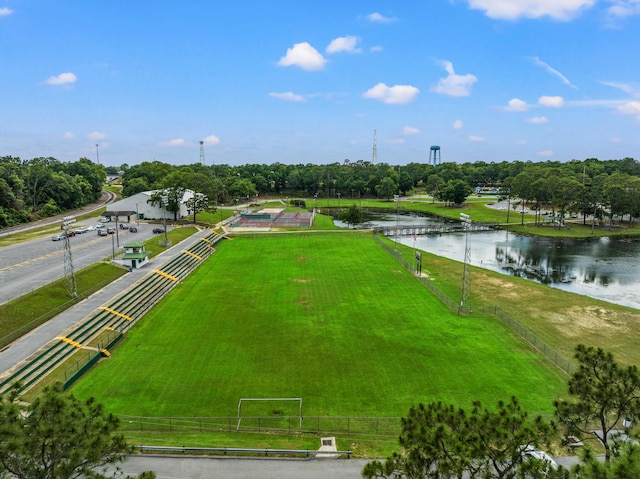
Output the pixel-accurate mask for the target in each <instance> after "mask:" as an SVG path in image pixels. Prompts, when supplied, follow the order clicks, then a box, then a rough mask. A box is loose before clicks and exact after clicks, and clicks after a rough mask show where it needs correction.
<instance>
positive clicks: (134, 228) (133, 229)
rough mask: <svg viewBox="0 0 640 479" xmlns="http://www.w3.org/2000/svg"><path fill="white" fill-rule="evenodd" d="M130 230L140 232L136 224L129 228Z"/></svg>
mask: <svg viewBox="0 0 640 479" xmlns="http://www.w3.org/2000/svg"><path fill="white" fill-rule="evenodd" d="M129 231H131V232H132V233H137V232H138V228H136V227H135V226H131V227H130V228H129Z"/></svg>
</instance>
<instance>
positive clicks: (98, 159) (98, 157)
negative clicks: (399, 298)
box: [96, 143, 100, 164]
mask: <svg viewBox="0 0 640 479" xmlns="http://www.w3.org/2000/svg"><path fill="white" fill-rule="evenodd" d="M96 161H97V162H98V164H100V153H99V152H98V144H97V143H96Z"/></svg>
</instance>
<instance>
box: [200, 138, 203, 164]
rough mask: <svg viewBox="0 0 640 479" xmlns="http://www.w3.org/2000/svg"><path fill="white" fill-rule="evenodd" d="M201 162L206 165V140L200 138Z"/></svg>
mask: <svg viewBox="0 0 640 479" xmlns="http://www.w3.org/2000/svg"><path fill="white" fill-rule="evenodd" d="M200 164H201V165H204V141H202V140H200Z"/></svg>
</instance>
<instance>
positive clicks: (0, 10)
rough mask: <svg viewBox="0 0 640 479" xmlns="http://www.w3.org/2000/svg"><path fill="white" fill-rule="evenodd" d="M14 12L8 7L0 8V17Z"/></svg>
mask: <svg viewBox="0 0 640 479" xmlns="http://www.w3.org/2000/svg"><path fill="white" fill-rule="evenodd" d="M12 13H13V10H11V9H10V8H7V7H3V8H0V17H7V16H9V15H11V14H12Z"/></svg>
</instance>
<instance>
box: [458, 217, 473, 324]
mask: <svg viewBox="0 0 640 479" xmlns="http://www.w3.org/2000/svg"><path fill="white" fill-rule="evenodd" d="M460 221H461V222H462V227H463V228H464V268H463V270H462V290H461V291H460V306H458V314H462V312H463V311H464V310H465V309H466V310H467V311H470V310H471V304H470V300H471V247H470V246H469V230H470V229H471V217H470V216H469V215H467V214H465V213H460Z"/></svg>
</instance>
